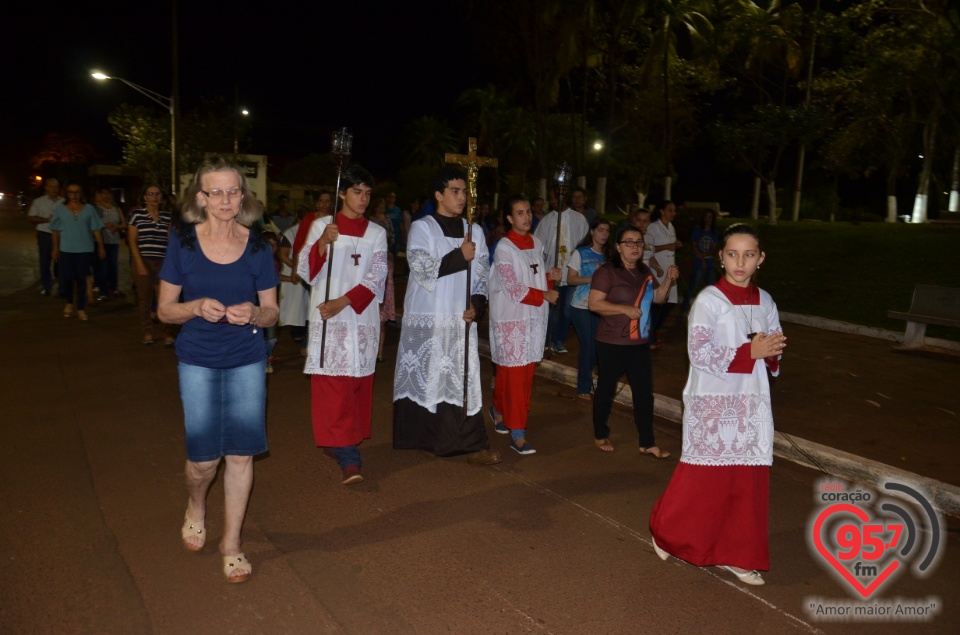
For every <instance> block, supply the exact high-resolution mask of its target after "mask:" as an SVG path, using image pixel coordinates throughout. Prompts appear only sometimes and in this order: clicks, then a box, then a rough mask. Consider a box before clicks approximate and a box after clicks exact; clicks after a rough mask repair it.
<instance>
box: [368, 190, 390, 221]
mask: <svg viewBox="0 0 960 635" xmlns="http://www.w3.org/2000/svg"><path fill="white" fill-rule="evenodd" d="M381 203H383V211H384V212H386V211H387V199H385V198H383V197H382V196H378V197H377V198H373V199H370V204H369V205H367V210H366V211H365V212H364V213H363V215H364V216H365V217H366V218H367V220H369V219H371V218H373V217H374V216H375V215H376V210H377V206H379V205H380V204H381Z"/></svg>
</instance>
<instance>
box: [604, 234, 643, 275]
mask: <svg viewBox="0 0 960 635" xmlns="http://www.w3.org/2000/svg"><path fill="white" fill-rule="evenodd" d="M627 232H637V233H638V234H640V239H641V240H643V232H642V231H640V228H639V227H637V226H635V225H626V226H624V227H621V228H620V229H618V230H617V237H616V239H615V240H614V241H613V244H614V245H619V244H620V239H621V238H623V235H624V234H626V233H627ZM607 262H609V263H610V264H612V265H613V266H614V267H616V268H617V269H623V268H624V267H623V258H621V257H620V252H619V251H617V249H616V247H614V246H613V245H611V244H610V241H607ZM641 262H642V261H641Z"/></svg>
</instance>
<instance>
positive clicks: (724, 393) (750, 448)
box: [650, 223, 786, 585]
mask: <svg viewBox="0 0 960 635" xmlns="http://www.w3.org/2000/svg"><path fill="white" fill-rule="evenodd" d="M720 245H721V247H720V256H721V262H722V265H721V266H722V268H723V278H722V279H721V280H720V281H719V282H718V283H717V284H715V285H714V286H712V287H707V288H706V289H704V290H703V291H701V292H700V294H699V295H698V296H697V298H696V300H695V301H694V303H693V307H692V308H691V310H690V317H689V321H688V342H687V352H688V354H689V356H690V376H689V377H688V379H687V385H686V387H685V388H684V389H683V406H684V408H683V454H682V456H681V457H680V465H678V466H677V469H676V471H675V472H674V473H673V478H671V479H670V484H669V485H668V486H667V491H666V492H664V494H663V496H661V497H660V500H658V501H657V503H656V505H654V508H653V513H652V514H651V516H650V531H651V533H652V534H653V548H654V550H656V552H657V555H659V556H660V557H661V558H662V559H664V560H666V559H667V558H668V557H669V556H671V555H672V556H675V557H677V558H680V559H682V560H686V561H687V562H690V563H692V564H695V565H697V566H699V567H706V566H711V565H716V566H718V567H720V568H722V569H725V570H727V571H729V572H730V573H732V574H734V575H735V576H737V578H739V579H740V580H741V581H742V582H744V583H746V584H752V585H761V584H763V583H764V580H763V577H761V575H760V573H759V572H758V570H761V571H765V570H767V569H769V568H770V555H769V548H768V536H767V516H768V510H769V489H770V465H771V464H772V463H773V414H772V411H771V407H770V382H769V380H768V379H767V373H768V372H770V373H771V374H773V375H774V376H776V375H777V374H779V371H780V355H781V353H782V352H783V349H784V347H785V346H786V338H785V337H784V336H783V332H782V331H781V327H780V317H779V314H778V313H777V305H776V304H774V302H773V299H772V298H771V297H770V294H769V293H767V292H766V291H764V290H762V289H759V288H758V287H757V286H756V285H754V284H753V275H754V273H755V272H756V270H757V269H759V268H760V263H762V262H763V259H764V257H765V255H764V253H763V252H762V251H761V250H760V239H759V236H758V234H757V230H756V229H754V228H753V227H752V226H750V225H746V224H744V223H738V224H736V225H731V226H730V227H728V228H727V230H726V232H724V235H723V238H722V239H721V241H720Z"/></svg>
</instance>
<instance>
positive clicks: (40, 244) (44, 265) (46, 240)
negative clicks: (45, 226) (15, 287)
mask: <svg viewBox="0 0 960 635" xmlns="http://www.w3.org/2000/svg"><path fill="white" fill-rule="evenodd" d="M37 252H38V253H39V254H40V286H42V287H43V290H44V291H46V292H47V293H49V292H50V290H51V289H53V276H52V275H50V265H51V264H52V263H53V234H51V233H50V232H37ZM53 271H54V274H56V272H57V265H56V264H54V265H53Z"/></svg>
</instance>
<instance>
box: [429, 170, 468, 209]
mask: <svg viewBox="0 0 960 635" xmlns="http://www.w3.org/2000/svg"><path fill="white" fill-rule="evenodd" d="M457 179H460V180H461V181H463V182H464V183H466V182H467V173H466V172H464V171H463V170H461V169H460V168H458V167H457V166H455V165H448V166H446V167H445V168H443V169H442V170H440V171H439V172H437V173H436V174H434V175H433V178H432V179H430V194H431V196H432V199H431V200H433V201H436V199H437V194H439V195H440V196H443V191H444V190H445V189H447V184H448V183H450V181H456V180H457Z"/></svg>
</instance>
